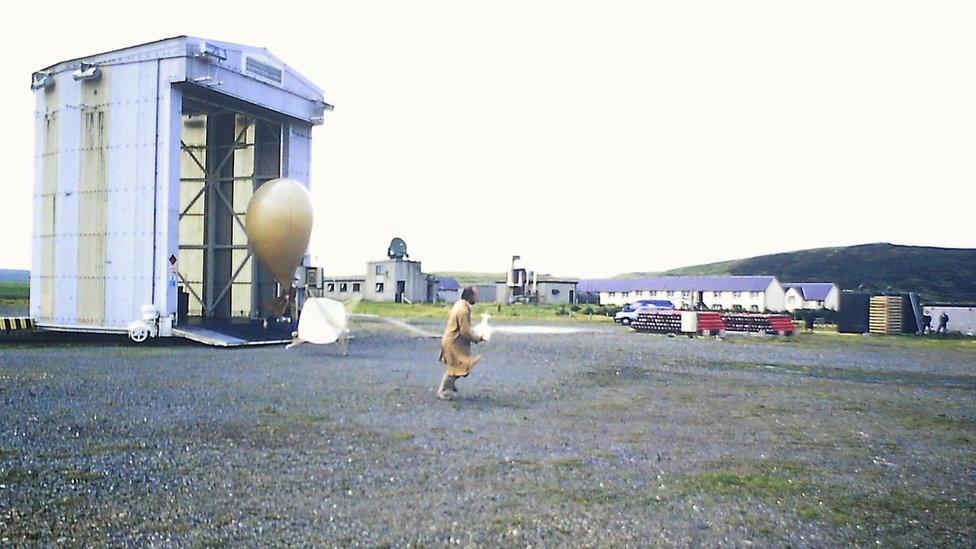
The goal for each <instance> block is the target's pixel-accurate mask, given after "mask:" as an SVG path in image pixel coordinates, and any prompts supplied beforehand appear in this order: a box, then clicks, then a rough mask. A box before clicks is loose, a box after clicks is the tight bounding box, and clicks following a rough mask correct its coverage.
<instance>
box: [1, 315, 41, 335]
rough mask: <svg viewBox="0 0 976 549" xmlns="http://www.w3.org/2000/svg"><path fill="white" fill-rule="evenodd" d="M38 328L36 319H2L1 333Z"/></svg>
mask: <svg viewBox="0 0 976 549" xmlns="http://www.w3.org/2000/svg"><path fill="white" fill-rule="evenodd" d="M34 328H36V326H35V325H34V319H32V318H28V317H26V316H5V317H0V331H2V332H5V333H8V334H9V333H10V332H15V331H16V332H20V331H25V330H33V329H34Z"/></svg>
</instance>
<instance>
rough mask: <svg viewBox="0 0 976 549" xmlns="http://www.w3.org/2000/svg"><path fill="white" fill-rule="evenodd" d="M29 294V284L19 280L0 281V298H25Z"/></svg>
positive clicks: (12, 299) (11, 299) (10, 299)
mask: <svg viewBox="0 0 976 549" xmlns="http://www.w3.org/2000/svg"><path fill="white" fill-rule="evenodd" d="M29 296H30V286H29V285H28V284H22V283H20V282H0V300H6V301H16V300H26V299H27V298H28V297H29Z"/></svg>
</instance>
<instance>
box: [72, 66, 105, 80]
mask: <svg viewBox="0 0 976 549" xmlns="http://www.w3.org/2000/svg"><path fill="white" fill-rule="evenodd" d="M71 76H72V78H74V79H75V80H77V81H79V82H82V81H84V80H98V79H99V78H101V77H102V69H100V68H98V65H95V64H93V63H82V64H81V66H80V67H78V68H77V69H75V71H74V72H73V73H71Z"/></svg>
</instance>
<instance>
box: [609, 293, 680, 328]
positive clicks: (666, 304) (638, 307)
mask: <svg viewBox="0 0 976 549" xmlns="http://www.w3.org/2000/svg"><path fill="white" fill-rule="evenodd" d="M648 309H674V303H671V302H670V301H666V300H663V299H638V300H637V301H635V302H633V303H629V304H627V305H624V308H623V309H620V312H619V313H617V314H616V315H614V317H613V321H614V322H619V323H620V324H623V325H624V326H630V323H631V322H632V321H634V320H637V314H638V313H640V311H642V310H648Z"/></svg>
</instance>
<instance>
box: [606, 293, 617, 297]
mask: <svg viewBox="0 0 976 549" xmlns="http://www.w3.org/2000/svg"><path fill="white" fill-rule="evenodd" d="M608 295H609V297H617V292H610V293H609V294H608Z"/></svg>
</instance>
